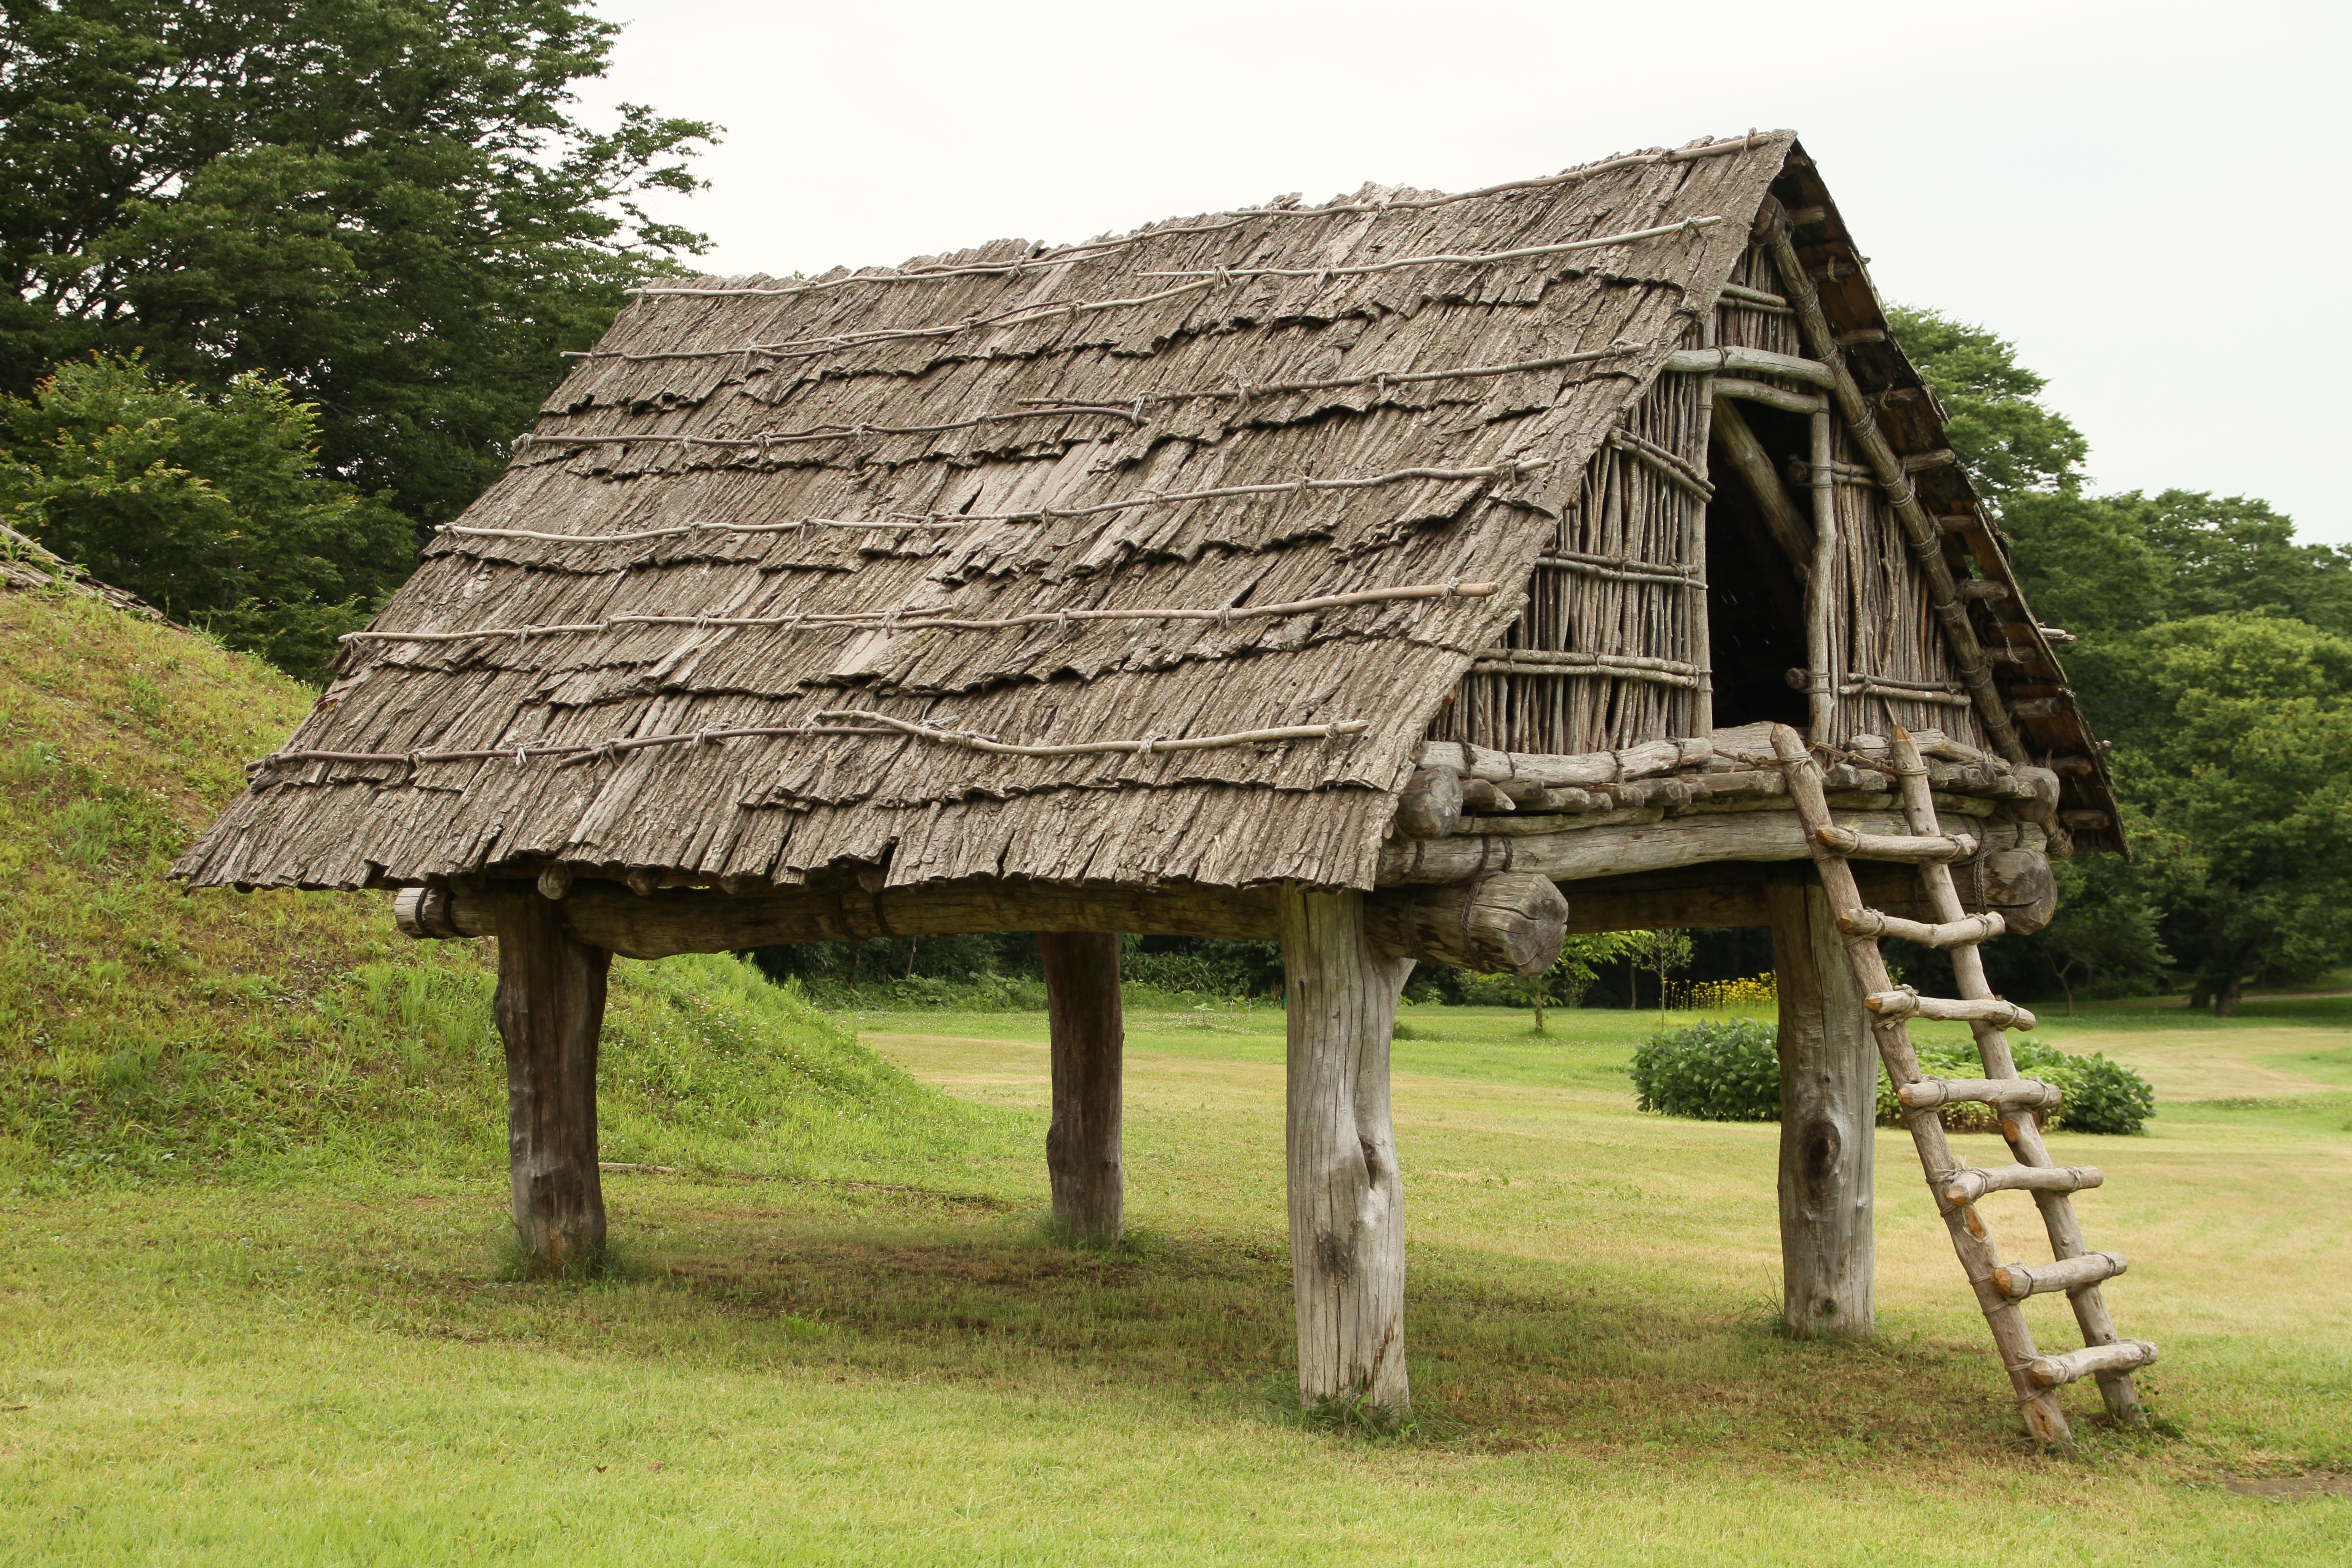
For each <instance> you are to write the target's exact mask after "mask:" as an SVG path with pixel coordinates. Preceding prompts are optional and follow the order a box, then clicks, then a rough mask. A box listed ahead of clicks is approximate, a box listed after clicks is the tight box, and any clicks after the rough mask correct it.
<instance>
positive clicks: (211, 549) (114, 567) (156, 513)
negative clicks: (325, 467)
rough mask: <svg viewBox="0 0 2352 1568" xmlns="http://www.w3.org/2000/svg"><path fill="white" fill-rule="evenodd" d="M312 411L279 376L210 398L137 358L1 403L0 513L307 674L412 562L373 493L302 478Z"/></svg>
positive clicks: (404, 536) (169, 606)
mask: <svg viewBox="0 0 2352 1568" xmlns="http://www.w3.org/2000/svg"><path fill="white" fill-rule="evenodd" d="M317 428H318V422H317V416H316V412H315V411H314V410H313V409H312V408H310V406H309V405H306V404H300V403H297V402H295V401H294V398H293V396H292V395H291V394H290V393H289V390H288V388H287V386H286V384H285V383H284V382H282V381H273V380H270V379H268V377H265V376H260V375H253V374H247V375H240V376H236V377H235V378H233V379H232V380H231V381H230V382H229V384H228V385H227V386H226V388H225V389H224V390H222V391H221V392H219V393H217V394H213V395H204V394H200V393H198V392H197V391H196V390H195V389H194V388H192V387H190V386H188V385H186V384H167V383H164V382H162V381H160V380H158V379H157V378H156V377H155V375H154V374H152V372H151V371H150V370H149V369H148V367H147V366H146V365H144V364H142V363H139V362H138V361H137V360H135V359H131V360H109V359H100V358H97V357H95V356H93V357H92V358H89V359H87V360H83V361H81V362H80V363H74V364H68V365H66V366H64V367H62V368H61V369H60V370H59V371H58V374H56V375H54V376H52V377H50V378H49V379H47V381H44V382H43V383H41V384H40V385H39V386H38V387H37V389H36V390H35V392H34V394H33V395H32V396H30V397H26V398H17V397H6V396H0V516H5V520H6V521H7V522H8V523H9V525H10V526H12V527H14V528H16V530H18V531H20V532H23V533H26V534H28V535H30V536H31V537H33V538H35V539H37V540H39V541H40V542H42V543H43V544H45V545H47V546H48V547H49V548H50V549H51V550H54V551H56V552H58V554H60V555H63V556H65V557H67V558H68V559H69V560H72V561H77V562H79V563H81V564H83V565H85V566H87V567H89V569H90V570H91V571H92V572H94V573H96V574H98V576H99V577H100V579H102V580H103V581H106V582H109V583H113V584H118V585H120V586H121V587H125V588H128V589H130V590H131V592H133V593H135V594H137V595H140V596H141V597H142V598H143V599H146V600H147V601H149V602H150V603H151V604H153V605H156V606H157V607H158V608H160V609H163V611H165V612H166V613H167V614H169V615H171V616H173V618H175V619H178V620H182V621H193V622H195V623H197V624H200V625H204V626H207V627H209V628H210V629H211V630H212V631H214V632H215V633H216V634H217V635H219V636H220V637H222V639H223V640H224V641H226V642H227V643H229V644H230V645H231V646H233V647H245V648H252V649H256V650H257V651H259V652H261V653H263V654H264V655H265V656H267V657H268V658H269V659H270V660H271V661H272V662H273V663H276V664H277V665H278V666H279V667H280V668H284V669H287V670H289V672H291V673H293V674H296V675H299V676H300V677H302V678H303V679H310V680H316V679H319V678H320V674H321V673H322V672H323V670H324V668H325V666H326V663H327V661H328V660H329V659H330V658H332V657H333V654H334V651H335V641H334V639H335V637H336V636H337V635H338V634H339V633H341V632H345V631H349V630H351V629H352V628H353V627H355V626H359V625H361V624H362V622H364V621H365V620H366V619H367V617H368V616H370V615H371V614H373V611H374V609H375V607H376V605H378V604H380V603H381V602H382V601H383V595H386V594H388V593H389V592H391V590H392V589H393V588H394V586H395V585H397V584H399V582H400V580H401V579H402V578H403V577H404V576H405V575H406V574H407V573H408V570H409V567H410V566H411V565H412V564H413V563H415V558H416V547H415V531H414V530H412V529H411V528H410V526H409V523H408V521H407V520H406V519H405V518H404V517H402V516H401V515H400V514H399V513H398V512H396V511H394V510H393V509H392V508H391V506H389V505H388V504H386V502H385V500H384V499H383V497H381V496H364V495H361V494H358V493H357V492H355V491H354V490H353V489H352V487H351V486H349V485H345V484H340V483H337V482H335V481H332V480H329V479H320V478H319V477H318V476H317V474H316V473H315V472H314V469H315V468H316V465H317V455H316V452H315V450H314V443H315V441H316V438H317Z"/></svg>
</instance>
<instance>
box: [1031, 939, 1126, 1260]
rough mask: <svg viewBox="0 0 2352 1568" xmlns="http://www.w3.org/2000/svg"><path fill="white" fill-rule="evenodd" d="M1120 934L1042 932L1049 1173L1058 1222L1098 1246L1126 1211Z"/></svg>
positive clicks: (1114, 1235) (1113, 1238)
mask: <svg viewBox="0 0 2352 1568" xmlns="http://www.w3.org/2000/svg"><path fill="white" fill-rule="evenodd" d="M1118 946H1119V939H1118V936H1117V935H1115V934H1113V933H1110V932H1105V931H1039V932H1038V933H1037V951H1038V953H1039V955H1040V956H1041V957H1042V958H1043V960H1044V961H1045V1016H1046V1026H1047V1028H1048V1031H1049V1035H1050V1039H1051V1047H1052V1058H1053V1098H1054V1119H1053V1123H1052V1125H1051V1126H1050V1127H1048V1128H1047V1130H1046V1132H1045V1169H1046V1172H1047V1174H1048V1175H1049V1176H1050V1177H1051V1179H1052V1184H1053V1189H1054V1220H1055V1224H1056V1225H1057V1226H1060V1227H1061V1228H1062V1230H1063V1232H1064V1233H1065V1234H1066V1235H1068V1236H1070V1237H1075V1238H1076V1239H1079V1240H1082V1241H1087V1242H1090V1243H1092V1244H1094V1245H1095V1246H1097V1247H1108V1246H1110V1245H1111V1244H1113V1243H1115V1242H1117V1241H1118V1238H1119V1232H1120V1227H1121V1226H1122V1224H1123V1223H1124V1215H1125V1212H1126V1201H1127V1199H1126V1194H1127V1177H1126V1169H1125V1166H1124V1164H1123V1163H1122V1157H1121V1153H1120V1142H1119V1119H1120V1097H1119V1083H1120V1076H1121V1072H1122V1063H1123V1057H1124V1052H1125V1049H1126V1044H1127V1031H1126V1027H1125V1025H1124V1024H1123V1023H1122V1021H1121V1016H1120V1006H1119V994H1118Z"/></svg>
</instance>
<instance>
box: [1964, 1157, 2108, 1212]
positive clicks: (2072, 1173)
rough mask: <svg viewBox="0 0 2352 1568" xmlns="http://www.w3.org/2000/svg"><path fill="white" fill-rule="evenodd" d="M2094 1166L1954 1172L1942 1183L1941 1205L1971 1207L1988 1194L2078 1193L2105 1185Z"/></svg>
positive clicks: (2009, 1166)
mask: <svg viewBox="0 0 2352 1568" xmlns="http://www.w3.org/2000/svg"><path fill="white" fill-rule="evenodd" d="M2106 1179H2107V1178H2106V1177H2105V1175H2104V1174H2102V1173H2100V1171H2099V1168H2098V1167H2097V1166H2096V1165H1994V1166H1991V1167H1990V1168H1989V1169H1984V1170H1977V1169H1973V1168H1971V1169H1964V1170H1958V1171H1954V1172H1953V1173H1951V1174H1950V1175H1948V1176H1946V1177H1945V1178H1944V1181H1943V1188H1944V1201H1945V1202H1946V1203H1951V1204H1972V1203H1974V1202H1976V1201H1977V1200H1978V1199H1979V1198H1980V1197H1982V1196H1984V1195H1985V1194H1987V1193H2008V1192H2028V1193H2079V1192H2082V1191H2084V1189H2086V1188H2089V1187H2095V1186H2099V1185H2102V1184H2105V1181H2106Z"/></svg>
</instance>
